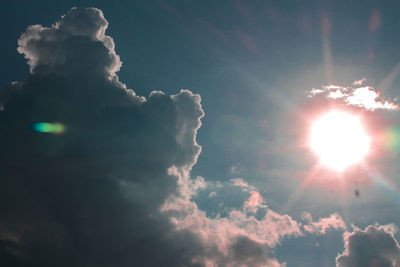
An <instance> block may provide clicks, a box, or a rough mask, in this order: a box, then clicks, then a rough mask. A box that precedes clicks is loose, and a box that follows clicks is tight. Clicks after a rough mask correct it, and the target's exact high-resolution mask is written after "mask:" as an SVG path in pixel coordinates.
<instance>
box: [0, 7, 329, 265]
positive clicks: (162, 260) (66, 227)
mask: <svg viewBox="0 0 400 267" xmlns="http://www.w3.org/2000/svg"><path fill="white" fill-rule="evenodd" d="M107 26H108V22H107V21H106V19H105V18H104V16H103V13H102V11H101V10H99V9H96V8H72V9H71V10H70V11H69V12H68V13H67V14H66V15H64V16H62V17H61V19H60V20H58V21H57V22H56V23H55V24H53V25H52V26H50V27H44V26H41V25H33V26H29V27H28V28H27V30H26V32H25V33H23V34H22V35H21V37H20V39H19V40H18V45H19V46H18V51H19V52H20V53H22V54H23V55H24V56H25V58H26V59H27V61H28V64H29V66H30V74H29V75H28V77H27V78H26V80H25V81H23V82H13V83H11V84H10V85H9V86H7V88H5V90H3V91H2V92H1V93H0V106H1V108H0V110H1V111H0V127H1V131H0V136H1V138H0V146H1V148H2V149H1V150H0V159H1V160H0V170H1V172H2V173H1V176H2V179H0V196H1V201H0V213H1V214H2V216H1V218H0V265H1V266H10V267H14V266H30V267H35V266H60V267H63V266H76V267H81V266H82V267H83V266H99V267H101V266H115V267H119V266H133V265H135V266H215V265H218V266H280V265H281V264H280V263H279V262H278V260H277V259H276V257H275V255H274V252H273V249H274V247H275V246H276V245H277V244H279V242H280V241H281V240H282V239H284V238H288V237H296V236H300V235H303V234H304V233H302V230H301V223H298V222H296V221H295V220H294V219H292V218H291V217H290V216H289V215H285V214H284V215H282V214H279V213H277V212H274V211H272V210H270V209H268V208H267V206H266V205H264V203H263V199H262V197H261V195H260V193H259V192H258V191H256V190H255V188H254V187H253V186H249V185H248V184H247V183H246V182H245V181H244V180H243V179H234V180H232V183H233V186H239V187H241V188H242V189H243V190H244V191H245V192H246V193H247V192H249V194H250V196H249V199H248V200H247V201H244V203H243V207H244V210H242V209H240V208H239V209H232V210H230V211H229V212H228V215H227V216H225V217H221V216H220V215H219V216H216V217H214V218H210V217H208V216H207V215H206V213H205V212H204V211H202V210H200V209H199V208H198V206H197V204H196V203H195V202H194V201H193V200H192V198H193V196H195V195H196V194H198V192H200V191H201V190H204V189H206V188H208V187H209V183H208V182H207V181H206V180H205V179H204V178H202V177H197V178H192V177H191V176H190V171H191V169H192V167H193V165H194V164H196V161H197V158H198V156H199V154H200V152H201V146H200V145H198V144H197V142H196V135H197V130H198V129H199V127H200V126H201V118H202V117H203V116H204V112H203V109H202V106H201V98H200V96H199V95H197V94H194V93H192V92H191V91H189V90H181V91H180V92H179V93H177V94H175V95H166V94H164V93H163V92H161V91H153V92H151V93H150V95H149V96H148V97H147V98H145V97H140V96H137V95H136V94H135V92H134V91H133V90H131V89H128V88H127V86H126V85H125V84H123V83H121V82H120V81H119V79H118V76H117V74H116V73H117V71H118V70H119V68H120V66H121V61H120V59H119V56H118V55H116V53H115V51H114V42H113V39H112V38H111V37H110V36H107V35H106V34H105V31H106V29H107ZM37 123H47V124H45V125H53V124H52V123H57V125H62V126H63V129H65V130H64V131H63V132H62V133H59V134H49V133H48V132H46V131H33V130H32V125H37ZM223 186H224V185H223V184H222V183H216V184H215V187H216V189H221V187H223ZM216 193H217V192H216V191H215V194H216ZM219 195H220V191H218V196H219ZM210 197H212V195H211V194H210ZM215 197H216V196H215ZM260 207H263V208H264V209H265V215H264V216H262V217H261V218H256V217H255V216H253V215H254V214H251V212H248V211H249V210H250V211H253V212H254V210H255V211H257V209H258V208H260ZM321 220H322V219H321ZM317 228H318V227H317Z"/></svg>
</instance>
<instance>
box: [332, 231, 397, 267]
mask: <svg viewBox="0 0 400 267" xmlns="http://www.w3.org/2000/svg"><path fill="white" fill-rule="evenodd" d="M395 231H396V227H395V226H394V225H393V224H389V225H380V226H377V225H376V226H374V225H369V226H368V227H367V228H365V230H361V229H359V228H356V227H355V229H354V231H353V232H345V233H344V234H343V238H344V243H345V250H344V252H343V254H341V255H339V256H338V257H337V258H336V265H337V266H338V267H361V266H382V267H383V266H388V267H389V266H399V265H400V246H399V243H398V241H397V240H396V238H395V237H394V233H395Z"/></svg>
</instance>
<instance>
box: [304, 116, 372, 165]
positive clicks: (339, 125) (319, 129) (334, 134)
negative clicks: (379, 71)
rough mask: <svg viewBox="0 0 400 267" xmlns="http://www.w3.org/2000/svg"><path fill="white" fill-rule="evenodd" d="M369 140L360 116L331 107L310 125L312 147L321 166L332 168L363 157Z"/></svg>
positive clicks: (352, 162)
mask: <svg viewBox="0 0 400 267" xmlns="http://www.w3.org/2000/svg"><path fill="white" fill-rule="evenodd" d="M370 143H371V140H370V137H369V136H368V135H367V134H366V132H365V130H364V128H363V126H362V124H361V120H360V118H359V117H357V116H353V115H351V114H349V113H346V112H340V111H336V110H335V111H331V112H329V113H328V114H325V115H322V116H321V117H320V118H319V119H317V120H316V121H315V122H314V123H313V125H312V128H311V138H310V146H311V148H312V150H313V151H314V152H315V153H316V154H317V155H318V157H319V159H320V162H321V163H322V164H323V165H325V166H326V167H328V168H330V169H333V170H336V171H343V170H344V169H345V168H347V167H348V166H350V165H352V164H354V163H357V162H360V161H361V160H363V158H364V157H365V156H366V155H367V153H368V152H369V149H370Z"/></svg>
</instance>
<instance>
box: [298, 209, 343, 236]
mask: <svg viewBox="0 0 400 267" xmlns="http://www.w3.org/2000/svg"><path fill="white" fill-rule="evenodd" d="M303 219H304V220H306V221H308V224H306V225H304V226H303V227H304V231H306V232H308V233H314V234H326V232H327V230H328V229H335V230H338V229H344V230H345V229H346V228H347V226H346V223H345V222H344V221H343V219H342V217H341V216H340V215H339V214H338V213H333V214H331V215H330V216H329V217H326V218H320V219H319V220H318V221H313V220H312V216H311V214H310V213H305V214H304V215H303Z"/></svg>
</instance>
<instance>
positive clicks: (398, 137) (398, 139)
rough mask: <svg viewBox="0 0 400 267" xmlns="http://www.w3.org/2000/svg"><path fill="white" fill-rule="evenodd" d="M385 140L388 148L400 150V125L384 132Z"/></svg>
mask: <svg viewBox="0 0 400 267" xmlns="http://www.w3.org/2000/svg"><path fill="white" fill-rule="evenodd" d="M383 142H384V145H385V148H386V149H388V150H391V151H396V150H397V151H398V150H400V127H390V128H387V129H386V130H385V132H384V137H383Z"/></svg>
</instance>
